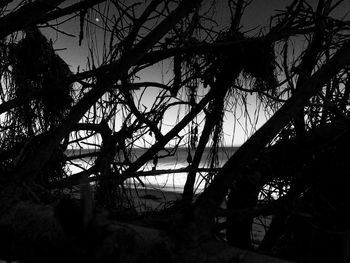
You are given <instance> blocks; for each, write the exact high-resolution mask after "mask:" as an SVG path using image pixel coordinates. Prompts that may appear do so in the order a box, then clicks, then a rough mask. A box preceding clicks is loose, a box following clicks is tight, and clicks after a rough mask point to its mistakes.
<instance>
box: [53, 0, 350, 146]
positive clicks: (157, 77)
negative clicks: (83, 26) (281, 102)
mask: <svg viewBox="0 0 350 263" xmlns="http://www.w3.org/2000/svg"><path fill="white" fill-rule="evenodd" d="M225 2H226V1H223V0H217V3H219V4H218V7H217V15H218V16H217V18H216V19H217V21H218V23H219V24H220V25H224V24H227V22H228V19H227V17H228V11H227V10H228V8H227V6H225V4H223V3H225ZM291 2H292V1H291V0H254V1H252V4H251V5H250V6H249V7H248V8H247V9H246V10H245V12H244V15H243V17H242V25H243V28H242V31H249V32H250V34H253V35H254V34H256V33H257V32H258V30H259V28H260V27H261V26H263V27H264V26H268V24H269V22H270V21H269V19H270V17H271V15H272V14H273V13H274V12H275V11H276V10H282V9H284V8H285V7H286V6H287V5H288V4H289V3H291ZM349 2H350V1H349ZM309 3H310V4H313V5H315V4H316V3H317V1H316V0H311V1H309ZM349 10H350V9H348V10H345V9H341V10H336V12H338V14H339V15H340V16H341V15H343V14H345V13H346V12H347V11H349ZM91 18H92V21H94V23H95V24H96V25H97V26H99V25H100V24H101V17H100V16H99V15H98V14H96V13H94V14H92V17H91ZM77 25H79V17H76V18H74V19H72V20H70V21H68V22H67V23H65V24H63V25H62V26H59V28H60V30H62V31H64V32H66V33H68V34H70V35H74V36H75V37H72V36H68V35H64V34H61V33H59V32H56V33H53V32H52V30H50V31H46V33H47V34H48V35H49V37H50V38H51V39H52V40H53V42H54V46H55V48H56V49H57V50H58V54H59V55H60V56H61V57H62V58H63V59H64V60H65V61H66V62H67V63H68V64H69V65H70V67H71V70H72V71H73V72H76V71H77V69H78V67H79V68H80V70H82V69H84V68H85V66H86V63H87V62H86V61H87V57H88V56H89V52H88V48H87V45H86V42H85V41H83V43H82V45H81V46H79V44H78V42H79V41H78V37H77V36H79V26H77ZM251 30H252V31H251ZM102 42H103V35H102V33H101V32H99V33H97V37H96V39H95V43H97V45H100V44H101V43H102ZM167 69H170V66H169V64H168V62H163V63H160V64H157V65H155V66H153V67H151V68H148V69H147V70H145V71H143V72H141V73H140V74H139V77H140V80H139V81H158V82H159V81H163V82H164V83H165V84H166V83H167V81H168V80H169V78H170V77H169V76H167V75H166V74H164V72H166V70H167ZM161 72H163V75H162V74H161ZM156 94H157V89H154V88H151V89H149V90H148V91H147V92H146V93H145V95H144V97H143V101H142V103H144V105H146V106H147V105H150V104H151V103H152V102H153V100H154V98H155V96H156ZM136 95H137V96H139V95H140V94H139V93H138V94H136ZM247 102H248V105H249V107H248V109H247V110H248V112H250V113H251V114H253V113H254V112H255V111H256V110H257V106H256V98H255V97H254V96H250V97H248V100H247ZM238 106H239V105H238ZM178 114H180V115H182V116H183V115H184V114H186V110H185V109H174V110H172V111H169V112H168V114H166V116H165V119H164V123H165V124H168V126H167V125H165V126H164V130H163V133H165V132H167V131H168V130H169V129H170V128H171V126H172V125H173V123H175V121H176V116H178ZM257 116H258V117H259V120H258V122H257V126H256V127H260V126H261V125H262V124H263V123H264V122H265V121H266V117H265V116H264V114H263V113H262V112H260V113H258V114H257ZM235 117H236V118H239V122H238V123H236V126H235V125H234V118H235ZM247 122H249V119H247V118H246V116H245V114H244V112H242V111H238V112H236V116H234V114H232V113H227V114H226V116H225V119H224V134H225V136H224V144H225V145H227V146H230V145H241V144H242V143H243V142H244V141H245V140H246V139H247V138H248V137H249V136H250V135H251V134H252V133H253V132H254V130H249V129H248V130H246V131H245V130H244V127H245V124H246V123H247ZM240 126H242V127H243V128H242V127H240Z"/></svg>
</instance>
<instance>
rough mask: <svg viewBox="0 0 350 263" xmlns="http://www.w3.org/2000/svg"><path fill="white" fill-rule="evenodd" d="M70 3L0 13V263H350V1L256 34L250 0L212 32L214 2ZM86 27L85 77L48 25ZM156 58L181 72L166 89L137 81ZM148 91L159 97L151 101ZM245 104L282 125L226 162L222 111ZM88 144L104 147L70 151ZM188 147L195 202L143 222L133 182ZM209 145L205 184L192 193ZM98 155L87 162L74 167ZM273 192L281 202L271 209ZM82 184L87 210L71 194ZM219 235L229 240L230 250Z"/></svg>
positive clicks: (278, 21) (82, 37) (82, 31)
mask: <svg viewBox="0 0 350 263" xmlns="http://www.w3.org/2000/svg"><path fill="white" fill-rule="evenodd" d="M65 2H66V1H41V0H37V1H34V2H31V1H30V2H26V1H23V2H20V3H19V5H18V6H16V5H15V4H16V1H5V2H4V3H3V4H1V6H0V7H1V8H2V9H1V10H2V13H1V17H0V21H1V23H0V24H1V26H0V36H1V39H2V40H1V66H2V67H1V76H2V92H1V104H0V112H1V113H2V116H3V118H2V124H1V126H2V129H1V137H0V143H1V149H2V150H1V152H0V163H1V166H0V169H1V170H0V171H1V178H0V180H1V181H0V188H1V194H0V203H1V206H0V226H1V227H0V236H1V238H0V247H1V249H0V258H4V259H7V260H20V261H24V262H25V261H30V262H31V261H39V262H41V261H43V262H44V261H45V262H46V261H51V262H52V261H55V262H56V261H57V262H59V261H63V260H64V261H69V262H70V261H72V262H73V261H74V262H76V261H77V260H81V259H84V260H85V261H91V262H110V261H112V260H113V261H114V260H120V261H121V262H123V261H125V262H138V261H141V260H143V261H150V262H151V261H157V260H158V261H159V262H163V261H165V260H172V261H174V262H193V261H195V262H204V261H209V262H229V261H232V260H236V261H239V262H251V261H254V262H260V261H263V260H264V261H266V260H267V261H269V262H273V261H276V262H283V261H284V260H283V259H280V258H286V259H290V260H298V261H315V262H322V261H323V262H328V261H330V260H336V261H339V262H348V261H349V249H350V248H349V235H348V226H347V224H346V222H347V219H348V218H349V215H350V214H349V211H348V208H347V207H348V201H347V199H346V198H345V196H346V194H347V193H348V189H349V179H348V176H347V174H346V172H345V173H344V171H347V170H348V168H349V167H348V164H347V160H346V156H347V154H348V152H349V147H348V145H349V141H348V139H347V138H348V137H349V136H347V135H348V132H349V126H348V123H349V117H348V99H349V85H348V84H349V82H348V79H349V78H348V65H349V63H350V56H349V54H350V52H349V51H350V44H349V39H348V35H347V30H348V24H349V23H348V21H346V18H343V19H340V18H339V17H338V15H337V10H339V9H340V8H342V7H343V8H345V7H346V6H347V5H346V1H336V2H335V1H331V0H319V1H318V2H317V4H316V5H311V4H310V3H309V2H308V1H305V0H295V1H291V3H290V5H289V6H287V7H286V8H285V10H282V11H278V12H277V13H276V14H275V15H273V16H271V22H270V25H269V27H266V28H261V30H260V31H255V32H256V33H255V34H252V33H249V32H244V31H243V28H244V27H242V25H243V24H244V20H243V19H244V14H245V10H247V8H249V4H251V3H250V2H252V1H245V0H236V1H234V0H229V1H227V2H225V3H224V5H225V7H226V8H227V10H228V13H227V18H228V19H227V25H221V24H216V22H215V19H216V15H217V14H216V13H215V10H216V9H215V5H217V4H220V5H223V2H220V3H217V2H216V1H200V0H196V1H161V0H152V1H140V2H137V1H98V0H85V1H80V2H79V3H75V4H68V3H65ZM96 15H98V19H99V21H101V25H100V24H96V22H97V20H96V19H97V18H96ZM74 17H78V18H79V19H78V20H77V22H78V25H77V26H76V28H79V39H78V42H79V44H80V45H87V49H88V50H89V53H90V56H89V58H88V66H87V68H86V69H85V70H84V71H80V70H78V71H77V72H72V70H71V69H70V68H69V66H68V65H67V63H66V62H65V61H64V60H63V59H62V58H61V57H60V56H59V55H58V53H57V52H56V51H55V47H54V43H53V41H51V40H49V38H48V35H49V30H55V31H56V32H57V34H59V37H62V36H63V35H64V34H65V35H67V33H66V32H64V30H62V29H60V25H64V24H65V23H68V22H69V21H70V20H72V19H74ZM67 21H68V22H67ZM63 28H64V27H63ZM44 31H45V33H43V32H44ZM68 35H69V34H68ZM96 36H97V37H99V38H102V37H103V39H102V40H101V43H97V44H96V43H95V42H94V41H95V38H94V37H96ZM301 43H302V44H303V45H301ZM293 44H294V45H295V46H296V47H297V48H295V47H294V46H293ZM99 49H102V55H101V53H99V51H101V50H99ZM157 63H165V65H167V67H168V68H170V69H171V74H170V77H168V78H169V80H168V82H167V83H164V82H163V83H162V82H150V81H147V82H146V81H145V82H142V79H141V81H138V76H139V75H141V74H142V72H143V71H145V70H147V69H151V68H152V67H154V65H155V64H157ZM163 73H164V72H163ZM148 87H153V88H157V89H159V92H158V93H157V96H155V99H154V100H153V101H152V103H153V104H152V105H147V106H145V105H143V96H144V93H145V92H147V88H148ZM200 94H203V95H200ZM247 94H254V96H255V97H256V98H257V100H259V103H261V104H259V105H263V107H264V111H265V112H271V113H272V114H271V117H270V118H269V119H268V120H267V121H266V123H265V124H264V125H263V126H262V127H261V128H260V129H258V130H257V131H256V132H255V133H254V134H253V135H252V136H251V137H250V138H249V139H248V140H247V141H246V142H245V143H244V144H243V145H242V146H241V147H240V148H239V149H238V150H237V152H235V154H234V155H232V156H231V157H230V159H229V160H228V161H227V162H226V163H225V164H224V166H223V167H221V168H220V167H218V163H217V162H216V159H215V158H216V156H217V153H218V150H219V148H220V138H221V135H222V132H223V123H224V115H225V111H226V110H227V108H228V106H229V104H230V103H232V101H234V102H237V101H238V100H239V99H242V100H243V101H245V99H246V97H247ZM179 105H180V106H181V107H183V108H185V109H186V111H187V112H186V113H187V114H185V115H184V116H182V118H181V119H180V120H178V122H176V123H175V124H174V126H173V127H171V128H170V129H169V130H168V131H165V126H164V124H163V121H164V119H165V118H166V114H167V113H168V112H169V111H170V110H171V109H173V108H176V107H179ZM244 106H246V104H243V106H242V107H244ZM198 119H202V120H203V125H201V124H199V122H198V121H196V120H198ZM117 122H118V123H120V126H119V125H117V124H116V123H117ZM188 125H190V126H191V128H190V129H189V131H188V132H185V128H186V126H188ZM253 125H254V123H253ZM118 126H119V127H118ZM142 140H144V142H147V140H150V143H149V145H148V147H147V150H145V152H144V153H143V154H142V155H141V156H137V158H134V157H133V154H134V151H135V149H136V148H137V147H139V146H138V145H139V144H138V143H139V142H140V141H142ZM169 142H174V143H173V149H170V150H169V149H168V148H166V146H167V145H169ZM83 144H93V146H94V147H95V149H97V150H95V151H88V152H86V151H85V152H81V154H78V155H77V154H75V153H76V151H74V154H72V155H70V156H67V153H69V152H72V151H69V150H70V149H72V148H77V147H81V145H83ZM184 146H185V147H187V148H189V149H193V150H195V151H194V156H193V158H192V156H191V155H189V157H188V160H189V163H190V165H189V167H188V168H185V169H181V170H180V171H181V172H186V173H188V176H187V181H186V184H185V186H184V192H183V198H182V200H180V201H178V202H176V203H175V204H174V205H173V206H171V207H170V208H167V209H164V210H162V211H160V212H154V213H153V214H152V215H148V214H147V213H137V212H136V211H135V210H133V203H132V200H131V199H130V196H128V194H127V191H126V190H125V186H126V185H127V184H129V182H130V181H133V182H136V183H139V184H141V185H143V182H142V180H141V179H140V177H141V176H143V175H146V174H161V173H162V171H157V170H154V171H148V172H142V171H140V168H142V167H143V166H144V165H145V164H146V163H147V162H149V161H151V160H154V164H155V166H156V164H157V160H158V158H163V157H164V154H162V153H164V150H165V152H166V154H165V156H168V155H171V154H174V153H175V152H176V151H177V150H178V149H179V148H181V147H184ZM206 147H210V148H211V158H212V159H211V163H210V167H209V168H210V169H209V172H207V173H206V174H205V178H206V181H207V182H208V183H207V184H206V187H205V189H204V191H203V193H201V194H200V195H199V196H198V197H196V198H195V191H194V184H195V179H196V176H197V174H198V172H199V171H202V170H203V169H202V168H201V167H199V163H200V160H201V158H202V155H203V152H204V149H205V148H206ZM88 157H93V159H91V162H90V164H89V166H88V168H84V169H81V171H80V172H77V173H74V174H70V173H69V172H67V170H66V168H67V166H66V165H67V164H69V163H71V162H72V161H74V160H79V159H80V160H82V159H84V158H88ZM286 167H287V168H286ZM201 169H202V170H201ZM204 171H207V170H205V169H204ZM164 172H165V173H167V172H169V171H164ZM330 175H332V176H333V178H330ZM92 181H94V182H95V184H94V186H93V188H94V190H93V192H94V193H95V200H93V198H92V189H91V188H92V186H91V185H90V182H92ZM266 185H269V186H271V187H272V186H274V187H273V189H274V191H276V192H277V194H276V195H275V198H271V196H270V198H269V196H267V197H266V198H264V202H261V201H260V200H259V194H260V195H262V194H264V192H266V191H267V190H266V187H265V186H266ZM74 186H79V188H80V200H77V199H74V198H72V196H71V195H67V194H65V192H66V191H67V189H68V188H72V187H74ZM225 198H227V199H228V206H227V209H225V210H224V211H222V209H220V205H221V204H222V202H223V200H224V199H225ZM260 215H265V216H266V215H272V222H271V225H270V228H269V230H268V231H267V234H266V235H265V238H264V240H263V241H262V243H261V246H260V251H261V252H263V253H264V254H270V255H269V256H268V255H264V254H262V253H256V252H254V251H252V250H254V248H253V246H252V240H251V238H250V232H251V225H252V220H253V218H255V217H257V216H260ZM222 217H226V218H227V219H226V221H225V223H224V224H220V223H218V220H216V219H217V218H222ZM122 221H123V222H122ZM220 230H227V231H226V236H225V240H226V241H228V242H226V241H223V240H221V241H219V240H218V238H217V237H218V233H219V232H218V231H220ZM327 241H328V242H327ZM325 244H326V245H325ZM242 249H246V250H242ZM272 256H275V257H272Z"/></svg>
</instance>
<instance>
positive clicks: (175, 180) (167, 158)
mask: <svg viewBox="0 0 350 263" xmlns="http://www.w3.org/2000/svg"><path fill="white" fill-rule="evenodd" d="M237 149H238V147H221V148H219V149H218V151H217V153H216V154H215V159H216V168H220V167H222V166H223V165H224V163H225V162H226V161H227V160H228V159H229V158H230V157H231V156H232V155H233V154H234V153H235V152H236V151H237ZM147 150H148V149H146V148H136V149H133V151H132V153H131V161H134V160H136V159H137V158H138V157H140V156H141V155H142V154H144V153H145V152H146V151H147ZM93 151H95V150H94V149H74V150H69V151H67V152H66V154H67V156H71V155H78V154H84V153H88V152H93ZM194 153H195V149H193V150H190V149H187V148H177V149H176V151H175V150H174V149H171V148H166V149H164V150H162V151H160V152H159V153H158V154H157V158H156V160H150V161H149V162H147V163H146V164H145V165H144V166H143V167H141V168H140V169H139V172H141V171H143V172H148V174H149V173H151V172H152V171H153V172H154V173H157V175H147V176H140V177H139V178H138V179H137V180H136V179H130V180H128V181H127V182H126V184H130V185H133V186H137V187H139V186H141V185H142V184H144V185H145V186H146V187H148V188H154V189H162V190H164V191H172V192H182V191H183V188H184V185H185V182H186V178H187V173H184V172H179V171H176V170H178V169H182V168H186V167H188V166H189V162H190V161H191V159H193V157H194ZM211 157H212V154H211V149H210V148H206V149H205V150H204V152H203V155H202V158H201V162H200V164H199V168H209V167H210V163H211V159H212V158H211ZM93 161H94V159H93V158H83V159H82V160H77V161H76V162H74V164H69V165H68V166H67V170H68V171H69V172H70V173H72V174H74V173H76V172H79V171H81V170H82V169H81V168H85V169H86V168H89V166H91V164H92V163H93ZM169 170H175V172H169ZM162 171H164V174H159V173H161V172H162ZM206 174H207V172H201V173H197V178H196V183H195V189H196V190H197V191H198V192H201V191H202V190H203V189H204V187H205V185H206V178H207V177H206V176H205V175H206ZM141 182H142V183H141Z"/></svg>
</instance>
